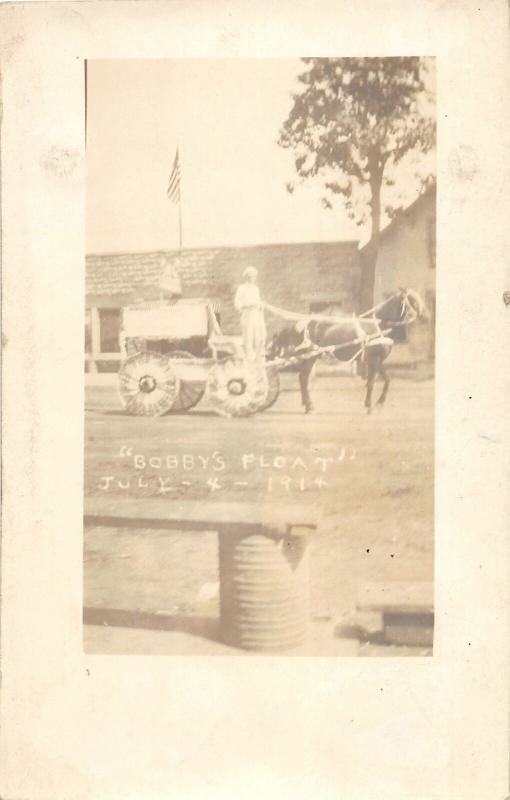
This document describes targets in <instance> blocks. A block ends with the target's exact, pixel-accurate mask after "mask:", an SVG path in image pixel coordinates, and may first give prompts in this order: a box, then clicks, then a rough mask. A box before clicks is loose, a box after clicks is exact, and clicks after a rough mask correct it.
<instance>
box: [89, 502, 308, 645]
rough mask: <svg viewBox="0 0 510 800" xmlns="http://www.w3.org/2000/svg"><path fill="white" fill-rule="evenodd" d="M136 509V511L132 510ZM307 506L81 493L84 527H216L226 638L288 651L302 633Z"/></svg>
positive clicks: (304, 629)
mask: <svg viewBox="0 0 510 800" xmlns="http://www.w3.org/2000/svg"><path fill="white" fill-rule="evenodd" d="M141 507H142V508H143V514H142V515H141V514H140V510H141ZM317 524H318V520H317V513H316V511H315V510H314V509H313V508H310V507H309V506H298V505H294V506H291V507H278V508H268V507H266V506H264V505H263V504H259V505H256V504H246V503H243V504H241V503H213V502H210V501H209V502H190V501H181V500H177V501H174V500H168V499H164V498H155V499H152V498H151V499H148V500H144V501H140V499H134V498H120V499H119V498H112V497H108V496H94V497H87V498H85V509H84V527H85V528H87V527H110V528H119V529H126V528H136V529H140V530H141V529H149V530H151V529H159V530H169V531H170V530H174V531H175V530H178V531H185V532H190V533H192V532H200V531H217V533H218V543H219V576H220V628H221V632H222V638H223V640H224V641H225V642H227V643H228V644H232V645H234V646H236V647H243V648H247V649H254V650H281V649H290V648H292V647H296V646H298V645H300V644H302V643H303V642H304V641H305V640H306V638H307V636H308V633H309V620H310V613H309V591H310V589H309V570H308V544H309V538H310V537H309V535H310V533H312V532H313V531H315V530H316V529H317Z"/></svg>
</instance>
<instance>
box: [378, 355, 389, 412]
mask: <svg viewBox="0 0 510 800" xmlns="http://www.w3.org/2000/svg"><path fill="white" fill-rule="evenodd" d="M379 375H380V376H381V378H382V379H383V381H384V385H383V389H382V392H381V396H380V398H379V400H378V401H377V405H378V406H383V405H384V401H385V400H386V395H387V394H388V389H389V386H390V379H389V376H388V373H387V372H386V367H385V366H384V364H383V362H382V361H381V364H380V366H379Z"/></svg>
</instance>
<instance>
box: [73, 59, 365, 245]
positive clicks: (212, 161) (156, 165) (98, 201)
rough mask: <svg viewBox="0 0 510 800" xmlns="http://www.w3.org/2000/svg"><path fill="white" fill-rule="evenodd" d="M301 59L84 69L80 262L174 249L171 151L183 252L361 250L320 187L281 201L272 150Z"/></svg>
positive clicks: (282, 174) (284, 176)
mask: <svg viewBox="0 0 510 800" xmlns="http://www.w3.org/2000/svg"><path fill="white" fill-rule="evenodd" d="M301 71H303V64H302V62H301V61H300V60H299V59H295V60H294V59H292V60H291V59H277V60H270V59H216V60H211V59H208V60H200V59H180V60H129V61H123V60H109V61H89V62H88V65H87V252H88V253H114V252H137V251H147V250H160V249H174V248H177V247H178V245H179V235H178V209H177V206H176V205H175V204H173V203H172V202H171V201H170V200H169V199H168V197H167V194H166V189H167V185H168V179H169V177H170V173H171V170H172V164H173V160H174V156H175V150H176V147H177V145H178V146H179V155H180V163H181V210H182V230H183V247H185V248H187V247H209V246H213V247H216V246H235V245H250V244H269V243H286V242H300V241H303V242H306V241H339V240H345V239H356V240H357V239H359V238H360V235H361V234H360V230H359V228H356V226H355V225H354V223H353V222H351V221H350V220H349V219H348V217H347V215H346V213H345V211H344V210H343V209H342V207H341V204H338V205H337V206H336V207H335V209H334V210H333V211H329V210H326V209H324V208H323V207H322V205H321V203H320V199H321V197H322V194H323V192H322V191H321V186H320V183H319V182H314V183H308V184H306V185H304V186H300V187H298V188H297V189H296V191H295V192H294V194H292V195H289V194H288V192H287V191H286V188H285V184H286V183H287V182H289V181H292V180H293V179H294V178H295V173H294V167H293V159H292V154H291V153H290V152H289V151H287V150H284V149H283V148H281V147H279V146H278V144H277V139H278V133H279V129H280V127H281V125H282V123H283V122H284V120H285V119H286V117H287V115H288V113H289V111H290V108H291V105H292V96H291V95H292V92H293V91H295V90H296V89H298V87H299V84H298V83H297V75H298V74H299V73H300V72H301Z"/></svg>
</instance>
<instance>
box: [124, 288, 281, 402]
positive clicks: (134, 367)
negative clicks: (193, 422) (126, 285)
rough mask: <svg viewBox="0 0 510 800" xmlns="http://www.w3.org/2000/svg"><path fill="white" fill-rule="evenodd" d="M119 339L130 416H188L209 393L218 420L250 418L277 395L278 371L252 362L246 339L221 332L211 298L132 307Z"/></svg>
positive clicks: (127, 308) (126, 313) (126, 309)
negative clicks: (245, 349)
mask: <svg viewBox="0 0 510 800" xmlns="http://www.w3.org/2000/svg"><path fill="white" fill-rule="evenodd" d="M119 340H120V350H121V354H122V362H121V366H120V370H119V375H118V387H119V394H120V398H121V401H122V404H123V406H124V408H125V409H126V411H127V412H128V413H129V414H133V415H136V416H153V417H154V416H162V415H164V414H175V413H182V412H186V411H189V410H190V409H192V408H193V407H194V406H196V405H197V404H198V403H199V402H200V400H201V399H202V397H203V396H204V394H206V393H207V398H208V401H209V404H210V406H211V407H212V409H213V410H214V411H216V412H217V413H218V414H220V415H223V416H248V415H250V414H253V413H255V412H256V411H262V410H264V409H266V408H269V407H270V406H271V405H273V403H274V402H276V399H277V397H278V394H279V390H280V384H279V375H278V370H277V369H276V368H273V367H271V366H266V364H265V363H264V362H263V361H261V362H257V363H251V362H248V361H246V359H245V358H244V354H243V348H242V341H241V337H238V336H225V335H223V334H222V332H221V329H220V326H219V322H218V319H217V307H216V305H215V303H214V302H213V301H211V300H203V299H181V300H178V301H176V302H175V303H172V304H168V303H160V302H150V303H144V304H138V305H133V306H127V307H126V308H124V309H123V312H122V323H121V333H120V337H119Z"/></svg>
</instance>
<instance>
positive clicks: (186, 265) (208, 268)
mask: <svg viewBox="0 0 510 800" xmlns="http://www.w3.org/2000/svg"><path fill="white" fill-rule="evenodd" d="M169 262H170V263H173V264H174V265H175V267H176V269H177V270H178V272H179V274H180V277H181V283H182V288H183V296H184V297H203V298H210V299H212V300H215V301H216V302H217V303H218V305H219V310H220V320H221V328H222V330H223V332H224V333H225V334H238V333H239V332H240V325H239V314H238V313H237V311H236V310H235V308H234V305H233V299H234V295H235V292H236V288H237V286H238V284H239V282H240V280H241V276H242V273H243V271H244V269H245V268H246V267H247V266H249V265H251V266H254V267H256V268H257V270H258V271H259V285H260V290H261V295H262V297H263V298H264V300H266V301H267V302H268V303H271V304H272V305H274V306H279V307H281V308H284V309H287V310H289V311H297V312H307V311H309V310H310V309H311V307H312V306H313V307H314V308H318V307H320V305H322V304H323V303H325V302H328V303H330V302H331V303H335V304H336V305H339V306H341V307H342V308H343V309H345V311H346V312H348V313H350V312H352V311H354V310H356V308H357V298H358V294H359V279H360V263H361V261H360V254H359V251H358V246H357V242H332V243H316V244H314V243H304V244H289V245H263V246H258V247H245V248H217V249H203V250H184V251H182V253H141V254H136V253H132V254H114V255H91V256H87V308H88V309H90V310H93V309H94V308H95V309H99V311H98V313H97V314H95V315H94V313H92V314H90V315H89V318H90V320H91V324H92V320H93V319H94V316H95V319H96V324H98V325H99V328H100V330H99V331H96V336H95V337H92V335H90V336H89V337H88V338H89V340H90V341H92V339H93V338H95V341H96V342H97V341H103V342H105V341H106V340H108V341H111V339H112V334H111V326H112V324H113V323H114V318H115V315H114V314H106V316H107V317H108V326H109V332H108V335H106V333H105V332H104V331H103V327H104V317H105V313H104V312H105V310H106V309H118V308H120V307H121V306H123V305H129V304H130V303H132V302H135V301H136V300H137V299H141V298H145V299H149V298H150V297H151V296H154V295H155V293H157V287H158V278H159V274H160V273H161V271H162V270H163V269H164V268H165V266H166V265H168V263H169ZM97 321H98V322H97ZM266 324H267V328H268V335H269V336H271V335H272V334H273V333H274V331H276V330H278V329H279V328H281V327H282V325H283V324H284V322H283V321H282V319H281V318H278V317H276V316H274V315H273V314H271V313H269V312H266ZM103 351H104V349H103ZM105 368H106V367H105ZM108 368H109V365H108Z"/></svg>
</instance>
